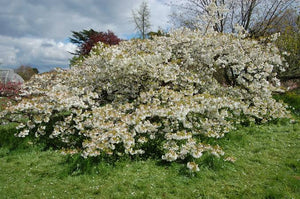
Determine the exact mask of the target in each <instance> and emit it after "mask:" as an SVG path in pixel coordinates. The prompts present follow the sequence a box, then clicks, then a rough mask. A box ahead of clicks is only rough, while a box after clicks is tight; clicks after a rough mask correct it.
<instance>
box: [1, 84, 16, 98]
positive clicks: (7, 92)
mask: <svg viewBox="0 0 300 199" xmlns="http://www.w3.org/2000/svg"><path fill="white" fill-rule="evenodd" d="M20 89H21V83H15V82H8V83H6V84H4V83H2V82H0V96H3V97H12V96H17V95H18V93H19V91H20Z"/></svg>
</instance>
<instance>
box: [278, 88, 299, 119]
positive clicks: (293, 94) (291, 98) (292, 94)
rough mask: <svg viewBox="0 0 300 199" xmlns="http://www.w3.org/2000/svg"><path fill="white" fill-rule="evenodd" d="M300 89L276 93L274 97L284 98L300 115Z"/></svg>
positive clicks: (293, 110)
mask: <svg viewBox="0 0 300 199" xmlns="http://www.w3.org/2000/svg"><path fill="white" fill-rule="evenodd" d="M299 92H300V89H299V88H298V90H295V91H288V92H286V93H283V94H276V95H274V98H275V99H276V100H282V101H283V102H285V103H287V104H288V105H289V106H290V110H291V111H292V112H293V113H295V114H296V115H297V116H300V94H299Z"/></svg>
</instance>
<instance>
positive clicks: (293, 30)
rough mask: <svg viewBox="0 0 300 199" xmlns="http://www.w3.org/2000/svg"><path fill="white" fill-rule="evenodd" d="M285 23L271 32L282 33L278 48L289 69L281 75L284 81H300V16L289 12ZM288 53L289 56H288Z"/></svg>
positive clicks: (278, 40) (277, 42)
mask: <svg viewBox="0 0 300 199" xmlns="http://www.w3.org/2000/svg"><path fill="white" fill-rule="evenodd" d="M289 13H290V15H289V16H288V15H287V16H288V17H286V18H285V19H284V21H283V22H284V23H282V24H280V25H279V26H276V27H273V28H272V29H271V31H272V32H273V31H275V32H280V36H279V38H278V39H277V41H276V44H277V46H278V48H279V49H280V50H281V52H282V55H283V56H284V57H285V59H286V61H287V62H288V64H289V68H288V69H287V70H286V71H285V72H284V73H281V74H279V77H280V78H281V79H282V80H298V81H299V80H300V15H299V14H298V15H296V12H295V11H289ZM285 52H287V53H288V54H286V53H285Z"/></svg>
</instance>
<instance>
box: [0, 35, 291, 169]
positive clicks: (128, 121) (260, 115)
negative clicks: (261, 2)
mask: <svg viewBox="0 0 300 199" xmlns="http://www.w3.org/2000/svg"><path fill="white" fill-rule="evenodd" d="M275 67H278V68H281V69H283V66H282V61H281V57H280V55H279V51H278V49H277V48H276V47H275V46H274V45H272V44H271V43H268V44H266V45H262V44H259V43H258V42H257V41H255V40H251V39H246V38H245V37H244V35H243V34H221V33H216V32H209V31H206V34H203V31H200V30H198V31H191V30H188V29H180V30H176V31H173V32H171V33H170V35H168V37H154V38H153V40H144V41H141V40H130V41H123V42H121V43H120V44H119V45H117V46H107V45H104V44H102V43H99V44H98V45H97V46H96V47H94V48H93V51H92V52H91V55H90V56H89V57H87V58H86V59H84V61H83V62H80V63H78V64H77V65H76V66H75V67H73V68H72V69H71V70H67V71H63V70H59V69H58V70H57V71H56V72H55V73H48V74H41V75H38V76H34V77H33V78H32V80H31V81H29V82H27V83H26V84H25V87H24V91H23V95H26V96H31V97H30V98H24V99H23V100H22V101H21V102H20V103H19V104H18V105H17V106H14V107H10V108H9V109H7V110H6V111H3V112H1V115H2V117H4V116H5V115H6V114H7V113H10V116H12V117H13V116H15V117H16V118H15V119H16V120H17V116H18V115H20V114H22V115H23V116H25V115H27V116H28V119H29V120H28V122H27V123H20V125H19V126H18V129H20V132H19V133H18V136H19V137H25V136H27V135H28V134H35V136H36V137H40V139H41V138H44V139H50V140H51V139H54V140H55V141H56V143H57V145H58V146H62V147H64V148H65V153H80V154H81V155H82V156H83V157H85V158H87V157H91V156H99V155H114V156H123V155H130V156H134V155H147V154H148V153H151V152H153V151H155V152H156V153H159V154H160V155H161V158H162V159H163V160H166V161H176V160H179V159H182V160H184V161H186V162H187V167H188V168H189V169H191V170H193V171H197V170H198V165H197V161H198V160H197V159H199V158H200V157H201V156H202V154H203V153H210V154H213V155H215V156H222V155H224V152H223V151H222V149H221V148H220V147H219V146H218V145H212V144H209V143H213V142H212V140H214V139H218V138H221V137H223V136H224V134H225V133H228V132H229V131H230V130H232V129H234V128H235V126H236V125H237V124H249V123H253V122H254V123H261V122H267V121H270V120H273V119H275V118H281V117H287V115H288V114H287V111H286V109H285V107H284V105H283V104H281V103H279V102H276V100H274V99H273V98H272V91H275V90H276V91H278V90H279V86H280V82H279V80H278V79H277V78H276V73H275V72H274V68H275ZM220 74H221V75H224V76H225V79H226V82H222V81H221V80H219V81H218V80H217V79H218V78H217V77H218V75H220ZM0 117H1V116H0ZM59 144H61V145H59Z"/></svg>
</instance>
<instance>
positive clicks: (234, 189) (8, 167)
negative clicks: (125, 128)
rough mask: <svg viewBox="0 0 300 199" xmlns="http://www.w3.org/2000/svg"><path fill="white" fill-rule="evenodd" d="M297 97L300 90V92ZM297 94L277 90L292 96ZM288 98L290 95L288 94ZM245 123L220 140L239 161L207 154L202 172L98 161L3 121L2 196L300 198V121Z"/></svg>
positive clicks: (153, 162) (151, 162) (135, 162)
mask: <svg viewBox="0 0 300 199" xmlns="http://www.w3.org/2000/svg"><path fill="white" fill-rule="evenodd" d="M298 97H299V95H298ZM298 97H297V96H296V98H293V97H289V96H287V95H283V96H279V97H278V99H284V100H285V101H287V102H288V103H290V101H292V102H295V99H296V100H297V99H298ZM289 100H290V101H289ZM295 117H296V122H295V123H289V122H287V121H284V120H281V121H279V122H278V123H274V124H265V125H261V126H250V127H244V128H240V129H239V130H237V131H233V132H231V133H229V134H227V135H226V136H225V137H224V138H222V139H221V140H220V142H219V145H221V147H222V148H223V149H224V150H225V152H226V155H228V156H233V157H234V158H236V161H235V162H234V163H230V162H225V161H223V160H222V159H218V158H216V157H212V156H207V155H204V156H203V158H202V163H201V165H200V172H198V173H190V172H189V171H188V170H187V169H186V167H185V165H182V164H180V163H171V164H166V163H163V162H161V161H159V160H155V159H147V160H143V159H140V160H138V159H135V160H130V159H126V158H124V159H120V160H117V161H109V160H103V161H100V162H98V163H97V164H96V163H95V162H94V161H92V160H90V161H82V160H81V159H80V158H76V157H73V158H67V157H66V156H63V155H61V154H59V152H56V151H53V150H44V148H43V147H42V146H40V145H37V144H36V143H34V142H33V141H32V140H30V138H27V139H17V138H15V137H14V136H13V134H14V133H15V130H14V127H15V125H14V124H9V125H7V126H0V199H2V198H30V199H31V198H124V199H125V198H264V199H273V198H274V199H276V198H300V121H299V116H297V115H296V116H295Z"/></svg>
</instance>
